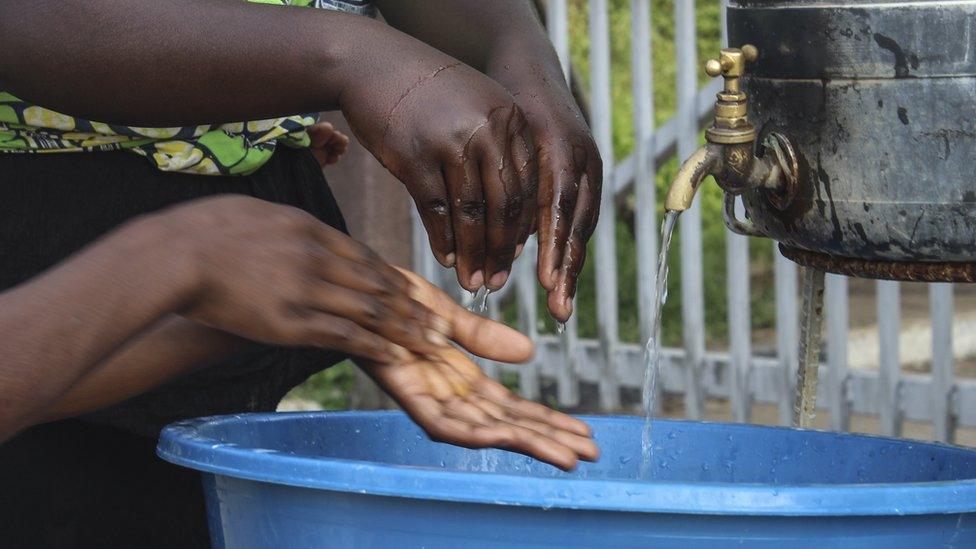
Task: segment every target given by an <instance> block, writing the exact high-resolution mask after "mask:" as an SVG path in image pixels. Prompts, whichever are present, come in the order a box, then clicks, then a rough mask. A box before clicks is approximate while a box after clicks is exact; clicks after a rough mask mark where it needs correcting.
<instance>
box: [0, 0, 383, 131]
mask: <svg viewBox="0 0 976 549" xmlns="http://www.w3.org/2000/svg"><path fill="white" fill-rule="evenodd" d="M396 34H397V33H395V32H394V31H392V30H391V29H389V28H388V27H386V26H385V25H383V24H381V23H378V22H376V21H372V20H370V19H368V18H365V17H358V16H354V15H348V14H343V13H337V12H332V11H327V10H305V9H290V8H283V7H280V6H268V5H260V4H248V3H245V2H242V1H240V0H207V1H202V2H201V1H199V0H169V1H166V2H139V3H133V2H130V1H127V0H59V1H54V0H42V1H35V0H5V1H4V2H0V84H2V85H3V86H4V87H5V88H6V89H7V91H11V92H13V93H15V94H17V95H19V96H21V97H24V98H29V99H30V100H31V101H33V102H35V103H37V104H40V105H43V106H46V107H49V108H52V109H56V110H59V111H61V112H67V113H70V114H73V115H76V116H82V117H86V118H89V119H92V120H101V121H111V122H119V123H125V124H131V125H143V126H178V125H194V124H200V123H204V122H207V123H209V122H230V121H238V120H251V119H259V118H269V117H273V116H279V115H291V114H295V113H296V112H319V111H323V110H330V109H334V108H336V107H337V106H338V104H339V99H340V96H341V94H342V92H343V89H344V87H345V84H346V83H347V82H348V81H349V80H350V79H352V78H356V77H361V76H362V73H361V72H360V73H358V74H357V71H356V69H357V68H360V67H361V68H365V67H371V68H375V69H376V70H389V69H390V67H385V66H384V64H385V63H389V62H390V61H391V60H390V59H389V47H386V46H387V45H389V44H390V43H391V42H395V41H396V40H395V38H396V36H395V35H396ZM38 36H56V37H58V39H57V40H37V39H36V37H38ZM48 48H49V49H48ZM65 82H70V83H71V85H70V86H65V85H64V83H65ZM226 90H248V91H249V92H250V93H221V92H222V91H226ZM215 93H218V94H220V100H219V101H214V94H215Z"/></svg>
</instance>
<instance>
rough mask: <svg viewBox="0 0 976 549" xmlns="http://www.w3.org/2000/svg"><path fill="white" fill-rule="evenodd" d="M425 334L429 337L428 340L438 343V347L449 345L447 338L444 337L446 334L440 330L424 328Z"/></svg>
mask: <svg viewBox="0 0 976 549" xmlns="http://www.w3.org/2000/svg"><path fill="white" fill-rule="evenodd" d="M424 336H425V337H426V338H427V341H429V342H430V343H433V344H434V345H437V346H438V347H444V346H446V345H447V338H446V337H444V334H442V333H440V332H438V331H435V330H424Z"/></svg>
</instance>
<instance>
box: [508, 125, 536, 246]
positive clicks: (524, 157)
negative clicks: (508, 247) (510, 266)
mask: <svg viewBox="0 0 976 549" xmlns="http://www.w3.org/2000/svg"><path fill="white" fill-rule="evenodd" d="M515 122H516V123H515V125H514V126H515V127H514V130H515V133H514V134H513V137H512V160H513V162H514V163H515V174H516V176H517V177H518V179H519V183H520V185H521V187H522V218H521V220H520V221H519V228H520V230H521V232H520V234H519V237H518V244H517V245H516V247H515V257H516V258H517V257H518V255H519V252H520V251H521V249H522V246H523V245H524V244H525V241H526V239H528V238H529V235H531V234H532V233H534V232H535V226H536V218H537V216H538V198H539V197H538V192H539V162H538V154H537V152H536V149H535V146H534V145H533V142H532V139H531V135H530V134H529V130H528V122H527V121H526V120H525V117H524V116H523V115H522V113H521V111H519V112H518V117H517V118H516V119H515Z"/></svg>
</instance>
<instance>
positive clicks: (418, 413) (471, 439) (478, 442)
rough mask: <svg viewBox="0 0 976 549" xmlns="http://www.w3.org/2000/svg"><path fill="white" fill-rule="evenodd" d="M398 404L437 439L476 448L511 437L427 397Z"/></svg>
mask: <svg viewBox="0 0 976 549" xmlns="http://www.w3.org/2000/svg"><path fill="white" fill-rule="evenodd" d="M398 404H400V407H401V408H403V411H405V412H406V413H407V414H408V415H409V416H410V417H411V418H412V419H413V420H414V421H415V422H417V425H419V426H420V427H421V428H422V429H423V430H424V431H425V432H426V433H427V435H428V436H430V438H431V439H432V440H434V441H436V442H445V443H447V444H454V445H457V446H463V447H465V448H474V449H477V448H488V447H491V446H495V445H496V444H498V443H499V442H504V441H507V439H508V438H510V436H509V435H508V433H506V432H504V431H502V430H500V429H498V428H492V427H482V426H480V425H477V424H473V423H469V422H467V421H464V420H461V419H458V418H456V417H452V416H450V415H448V414H446V413H445V410H444V407H443V405H442V404H441V403H440V402H439V401H437V400H435V399H434V398H433V397H430V396H426V395H416V396H414V397H412V398H409V399H398Z"/></svg>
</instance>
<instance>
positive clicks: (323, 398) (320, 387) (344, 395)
mask: <svg viewBox="0 0 976 549" xmlns="http://www.w3.org/2000/svg"><path fill="white" fill-rule="evenodd" d="M355 367H356V366H355V365H353V363H352V362H350V361H348V360H344V361H342V362H340V363H339V364H336V365H335V366H333V367H331V368H329V369H327V370H322V371H321V372H319V373H317V374H313V375H312V376H311V377H310V378H308V379H307V380H305V383H302V384H301V385H299V386H298V387H295V388H294V389H292V390H291V392H289V393H288V395H287V396H285V398H286V399H287V398H289V397H291V398H300V399H303V400H311V401H313V402H316V403H318V404H319V405H320V406H322V408H324V409H326V410H345V409H346V408H348V407H349V391H350V390H351V389H352V388H353V386H354V385H355V384H356V374H355V372H354V371H353V368H355Z"/></svg>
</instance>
